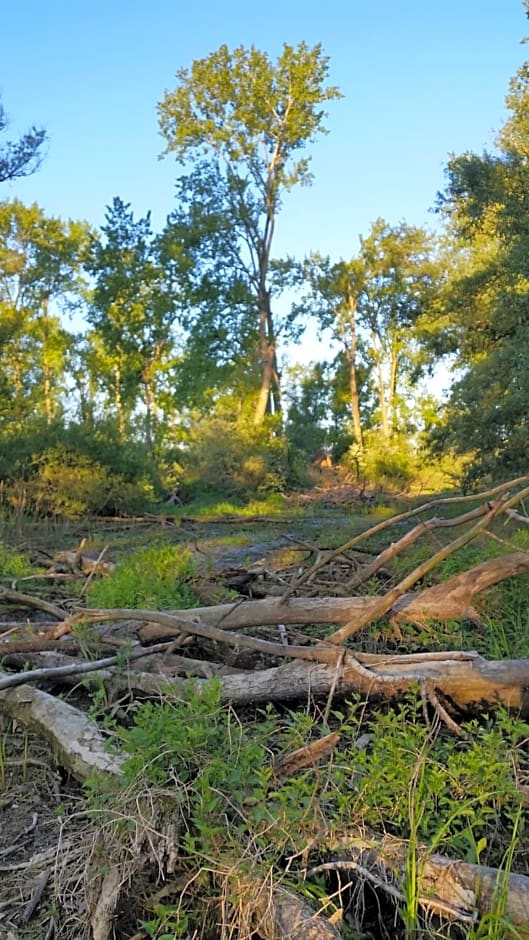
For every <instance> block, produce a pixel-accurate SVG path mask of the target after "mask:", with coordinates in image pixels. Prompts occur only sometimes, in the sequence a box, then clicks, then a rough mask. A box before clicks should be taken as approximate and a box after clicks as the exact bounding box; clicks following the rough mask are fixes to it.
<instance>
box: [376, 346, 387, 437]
mask: <svg viewBox="0 0 529 940" xmlns="http://www.w3.org/2000/svg"><path fill="white" fill-rule="evenodd" d="M372 342H373V354H374V358H375V367H376V376H377V383H376V384H377V395H378V404H379V408H380V430H381V432H382V435H383V437H385V438H389V436H390V427H389V417H388V404H387V399H386V394H387V392H386V383H385V380H384V368H383V363H382V356H381V355H380V351H379V350H378V349H377V347H376V337H374V336H373V337H372Z"/></svg>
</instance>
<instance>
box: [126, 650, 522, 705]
mask: <svg viewBox="0 0 529 940" xmlns="http://www.w3.org/2000/svg"><path fill="white" fill-rule="evenodd" d="M108 681H109V683H110V686H111V688H112V690H113V691H114V692H118V691H123V690H125V689H129V690H130V689H135V690H137V691H141V692H142V693H143V694H145V695H148V696H153V697H158V696H159V695H164V694H166V695H167V694H170V693H171V692H173V694H174V693H176V694H178V693H181V691H182V687H183V680H181V679H180V680H179V679H168V678H167V677H166V676H159V675H155V674H151V673H144V672H133V671H131V672H129V673H128V674H127V675H126V676H123V675H120V674H116V675H114V676H112V678H110V679H109V680H108ZM194 681H195V682H196V684H197V687H200V686H201V684H202V683H203V682H204V681H205V680H201V679H196V680H194ZM217 681H218V682H219V688H220V695H221V699H222V701H224V702H231V703H232V704H234V705H242V704H247V703H254V704H255V703H265V702H274V701H300V700H306V698H307V696H328V695H329V694H332V695H347V694H349V693H351V692H358V693H360V694H361V695H365V696H366V697H367V698H369V699H373V700H375V701H376V700H382V699H385V700H387V701H391V700H397V699H399V698H402V696H403V695H405V694H406V693H408V692H411V691H413V690H417V689H418V690H419V691H420V690H421V689H422V690H423V691H424V692H425V693H426V694H428V692H429V690H430V689H431V690H433V691H435V693H436V694H437V695H439V696H442V698H443V701H444V706H445V707H448V708H451V709H454V708H455V709H456V711H460V712H462V713H465V712H469V711H470V712H474V711H480V710H483V709H490V708H494V707H497V706H498V705H504V706H505V707H507V708H510V709H513V710H515V711H517V712H519V713H520V714H521V715H522V716H524V717H528V716H529V660H527V659H523V660H486V659H483V657H481V656H479V655H478V654H477V653H467V652H453V653H416V654H413V655H411V656H376V655H374V654H373V655H372V654H369V653H358V654H356V655H355V656H353V655H352V654H347V653H345V651H344V654H343V657H342V659H341V661H340V662H338V663H337V664H334V665H333V664H326V663H308V662H290V663H286V664H285V665H283V666H278V667H276V668H273V669H263V670H261V671H254V672H249V673H242V674H236V675H226V676H219V677H217Z"/></svg>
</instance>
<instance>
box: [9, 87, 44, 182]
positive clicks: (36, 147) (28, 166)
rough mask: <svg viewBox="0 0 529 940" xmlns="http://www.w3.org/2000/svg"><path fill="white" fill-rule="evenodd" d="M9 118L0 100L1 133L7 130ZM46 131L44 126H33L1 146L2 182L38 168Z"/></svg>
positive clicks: (26, 174) (27, 173)
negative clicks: (16, 138)
mask: <svg viewBox="0 0 529 940" xmlns="http://www.w3.org/2000/svg"><path fill="white" fill-rule="evenodd" d="M8 124H9V120H8V117H7V114H6V112H5V109H4V108H3V106H2V104H1V102H0V133H2V132H3V131H5V130H6V128H7V127H8ZM45 141H46V131H45V130H44V129H43V128H42V127H31V128H30V129H29V131H26V133H25V134H22V136H21V137H20V138H19V139H18V140H16V141H7V142H6V143H4V144H3V145H2V146H0V183H4V182H5V181H6V180H13V179H16V178H17V177H20V176H29V175H30V174H31V173H34V172H35V170H38V168H39V166H40V164H41V162H42V148H43V146H44V143H45Z"/></svg>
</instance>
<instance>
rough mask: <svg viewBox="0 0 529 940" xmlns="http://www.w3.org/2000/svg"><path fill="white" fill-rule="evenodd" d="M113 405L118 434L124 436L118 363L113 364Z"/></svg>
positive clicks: (123, 415)
mask: <svg viewBox="0 0 529 940" xmlns="http://www.w3.org/2000/svg"><path fill="white" fill-rule="evenodd" d="M113 372H114V405H115V407H116V416H117V419H118V431H119V436H120V438H121V439H122V440H123V439H124V438H125V414H124V412H123V399H122V397H121V369H120V367H119V364H118V363H116V364H115V365H114V369H113Z"/></svg>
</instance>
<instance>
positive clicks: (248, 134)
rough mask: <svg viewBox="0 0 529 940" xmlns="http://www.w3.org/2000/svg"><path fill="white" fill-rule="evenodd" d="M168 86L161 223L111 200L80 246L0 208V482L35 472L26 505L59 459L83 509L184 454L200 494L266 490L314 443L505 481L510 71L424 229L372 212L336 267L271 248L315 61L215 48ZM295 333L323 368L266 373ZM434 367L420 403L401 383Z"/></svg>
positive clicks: (10, 207)
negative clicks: (435, 389)
mask: <svg viewBox="0 0 529 940" xmlns="http://www.w3.org/2000/svg"><path fill="white" fill-rule="evenodd" d="M176 79H177V82H176V87H175V89H174V90H173V91H170V92H169V91H168V92H166V93H165V95H164V97H163V99H162V100H161V102H160V104H159V106H158V112H159V124H160V131H161V133H162V136H163V137H164V139H165V143H166V151H165V153H166V155H174V157H175V158H176V161H177V174H178V175H177V186H176V200H175V206H174V208H173V209H172V211H171V212H170V213H169V214H168V216H167V219H166V223H165V225H164V227H163V228H162V230H161V231H158V232H155V231H153V229H152V225H151V219H150V214H147V215H146V216H145V217H143V218H137V217H136V216H135V214H134V211H133V209H132V208H131V206H130V205H129V204H127V203H126V202H125V201H124V200H123V199H122V198H119V197H116V198H115V199H114V200H113V202H112V205H111V206H109V207H108V208H107V211H106V217H105V222H104V224H103V226H102V227H101V229H100V230H99V231H95V230H93V229H92V228H91V227H90V226H89V225H88V224H86V223H84V222H82V221H72V220H70V221H64V220H61V219H58V218H52V217H49V216H47V215H46V214H45V213H44V212H43V211H42V209H40V208H39V207H38V206H37V205H31V206H27V205H24V204H22V203H21V202H20V201H19V200H17V199H6V200H4V201H3V202H1V203H0V349H1V353H2V357H1V366H0V383H1V396H0V401H1V404H0V448H1V449H0V477H1V478H2V480H3V481H4V483H5V484H8V485H9V486H14V485H15V483H17V481H18V485H20V481H22V482H23V483H24V485H25V490H24V492H27V491H28V486H27V485H29V483H30V481H34V480H35V479H36V478H37V477H38V478H39V479H40V484H39V487H37V493H38V494H40V496H39V497H38V498H42V499H43V500H44V505H45V502H46V500H45V494H46V492H47V491H48V490H49V489H50V487H51V488H52V489H53V480H54V479H55V480H57V479H60V480H61V482H62V483H64V482H65V467H70V468H71V470H72V476H73V478H74V479H76V480H77V484H79V473H80V471H81V470H84V472H85V476H86V479H87V485H88V481H89V480H91V482H92V483H93V479H94V471H95V469H96V468H97V474H99V476H98V479H100V481H101V480H102V481H103V482H102V483H101V486H102V490H101V494H102V495H101V494H99V495H98V496H97V497H96V498H95V502H96V504H97V502H98V500H99V501H100V502H102V503H103V504H104V505H106V504H107V503H108V499H107V497H105V496H104V494H105V493H107V496H108V489H109V486H110V482H109V481H110V477H112V476H113V477H116V476H117V478H119V486H121V490H120V492H122V491H123V486H124V485H125V484H127V485H129V484H130V485H131V486H133V485H136V484H139V482H140V481H141V487H140V489H142V488H143V489H142V493H143V495H144V496H145V494H146V492H147V490H149V492H150V493H151V495H152V494H158V495H160V494H161V493H162V492H164V491H166V490H167V488H168V487H169V488H171V487H172V486H173V485H175V483H177V482H178V480H179V479H180V478H181V477H182V472H183V471H182V465H183V464H185V462H186V460H188V461H189V458H190V455H192V459H191V463H192V464H193V466H194V467H195V469H196V468H197V467H198V466H203V469H204V468H207V463H208V459H209V461H210V463H211V462H213V463H214V466H213V467H211V468H210V471H209V472H210V478H211V479H210V482H212V483H213V482H215V481H217V482H218V481H219V479H224V478H226V479H229V480H230V481H231V484H233V485H236V484H237V474H239V476H240V481H239V482H240V483H241V485H244V481H245V480H246V483H247V484H248V485H253V484H256V485H258V486H260V485H266V486H269V487H270V488H272V487H273V486H274V485H276V484H277V485H283V484H284V482H285V479H286V477H288V474H289V473H292V472H293V470H292V468H293V463H294V462H295V461H294V460H293V455H295V454H302V453H303V452H304V453H305V454H306V453H310V452H311V451H312V450H315V449H317V448H318V447H320V446H328V447H329V448H331V449H333V451H334V453H335V455H336V456H337V457H345V459H346V460H349V461H350V462H351V464H352V465H354V466H356V467H357V468H359V467H361V466H362V465H363V463H364V462H365V461H366V460H367V459H368V457H369V454H370V453H372V452H373V451H376V450H377V449H378V452H379V453H380V452H382V453H385V454H386V455H387V454H389V453H391V452H392V448H393V452H396V451H398V450H399V448H400V450H401V451H402V450H404V451H406V453H408V454H409V453H410V452H412V451H413V452H416V451H417V449H418V448H419V447H420V446H423V445H425V444H426V443H427V444H428V447H429V448H430V452H431V453H432V452H433V453H434V454H435V453H437V454H440V453H448V454H452V455H454V456H456V457H457V458H458V460H460V464H458V466H460V472H461V474H462V476H463V477H464V478H465V479H466V481H467V482H468V483H470V484H472V483H476V482H478V481H482V480H483V479H485V478H488V477H494V476H502V475H510V476H514V475H515V474H516V473H518V472H522V471H524V470H525V466H526V459H525V455H526V452H527V444H528V443H529V440H528V438H529V432H528V421H527V414H528V404H529V381H528V379H527V375H528V371H527V368H526V360H527V358H528V355H529V354H528V353H527V348H528V344H527V342H526V333H527V332H528V330H529V308H528V298H529V276H528V274H527V271H526V268H527V261H526V259H527V257H528V256H529V253H528V248H529V230H528V228H527V222H526V219H527V217H528V216H527V212H526V201H527V199H528V193H529V170H528V157H529V119H528V116H527V115H528V114H529V90H528V89H529V64H528V63H525V64H524V65H522V67H521V68H520V70H519V71H518V72H517V74H516V76H515V77H514V79H513V80H512V82H511V86H510V90H509V94H508V97H507V107H508V111H509V116H508V119H507V121H506V123H505V125H504V127H503V128H502V130H501V132H500V134H499V135H498V139H497V140H496V141H495V145H494V147H493V148H491V150H490V152H489V151H485V152H484V153H482V154H475V153H466V154H463V155H460V156H456V157H452V158H451V159H450V160H449V162H448V165H447V170H446V183H445V187H444V190H443V191H442V192H441V193H440V194H438V197H437V203H436V210H437V213H438V217H439V219H440V220H441V222H442V224H441V225H440V227H439V232H438V233H436V234H435V235H434V234H432V233H431V232H428V231H426V230H425V229H424V228H421V227H416V226H412V225H409V224H407V223H406V222H401V223H399V224H397V225H390V224H389V223H388V222H387V221H385V220H384V219H377V220H376V221H375V222H374V223H373V225H372V227H371V230H370V231H369V232H368V233H366V235H365V236H363V237H362V238H361V239H360V244H359V247H358V249H357V250H356V251H353V252H352V253H349V252H350V247H349V246H345V258H341V259H333V258H330V257H328V256H323V255H322V254H320V253H318V251H317V250H315V251H314V252H313V253H311V254H310V255H309V256H308V257H306V258H303V259H297V258H295V257H294V256H287V257H283V258H279V257H277V256H276V254H275V253H274V237H275V234H276V231H277V227H278V225H280V222H281V215H282V212H283V211H284V212H287V211H288V207H287V202H288V194H289V192H290V191H291V190H292V189H293V188H294V187H296V186H301V185H307V184H310V182H311V179H312V177H311V172H310V152H309V151H310V145H311V144H313V143H314V142H315V141H316V139H317V138H318V136H319V135H321V134H322V133H325V119H326V116H327V115H326V111H325V108H326V105H327V103H328V102H332V101H334V100H338V99H339V98H340V97H341V95H340V92H339V90H338V89H337V88H336V87H334V86H333V85H331V84H329V81H328V79H329V60H328V58H327V57H326V56H325V55H324V54H323V50H322V48H321V46H320V45H315V46H314V47H309V46H308V45H307V44H306V43H304V42H302V43H300V44H299V45H297V46H290V45H286V44H285V45H284V47H283V50H282V52H281V53H280V55H279V56H278V58H277V60H276V61H272V60H271V59H270V57H269V56H268V55H267V54H266V53H264V52H262V51H260V50H258V49H256V48H254V47H253V46H252V47H250V48H245V47H238V48H236V49H234V50H230V49H228V47H227V46H224V45H223V46H221V47H220V49H218V50H217V51H216V52H214V53H212V54H211V55H208V56H206V57H205V58H203V59H199V60H196V61H195V62H193V63H192V65H191V67H190V68H188V69H180V70H179V71H178V72H177V75H176ZM6 126H7V118H6V115H5V112H4V111H3V110H0V131H3V130H5V128H6ZM45 139H46V135H45V132H44V131H43V130H41V129H38V128H32V129H30V131H29V132H28V133H27V134H25V135H23V137H22V138H21V139H20V140H19V141H16V142H14V143H7V144H5V145H4V146H3V147H0V182H1V181H3V180H7V179H14V178H16V177H17V176H22V175H25V174H27V173H29V172H33V171H34V170H35V169H36V168H37V166H38V164H39V162H40V159H41V155H42V147H43V145H44V143H45ZM352 210H353V211H354V207H352ZM292 298H294V299H292ZM309 323H310V324H312V327H313V329H316V330H317V332H318V335H319V336H320V339H321V346H322V348H326V349H330V350H331V354H330V356H329V355H328V356H325V357H322V359H321V360H320V361H315V362H313V363H312V364H311V365H309V366H307V367H304V368H302V367H296V368H291V369H290V370H289V369H288V368H287V367H285V366H284V364H283V363H282V356H283V355H284V353H285V352H286V351H288V350H290V349H291V348H292V346H293V345H294V344H295V343H296V342H298V341H299V340H300V339H301V337H302V336H303V334H304V331H305V330H306V328H307V326H308V324H309ZM443 361H445V362H447V363H449V364H451V365H452V367H453V368H454V370H455V376H456V379H455V381H454V382H453V384H452V387H451V390H450V394H449V397H448V399H447V401H446V402H444V403H439V402H436V401H435V399H434V398H433V397H432V395H431V394H428V393H427V391H425V384H424V380H425V379H426V378H427V377H428V375H431V374H432V372H433V371H434V370H435V369H436V367H437V366H438V364H439V363H440V362H443ZM201 461H202V463H201ZM246 465H247V472H246V471H245V470H244V467H245V466H246ZM252 468H253V469H252ZM59 471H60V472H59ZM205 472H206V471H205ZM245 472H246V476H245ZM97 474H96V476H97ZM54 475H55V476H54ZM206 477H207V472H206ZM26 484H27V485H26ZM119 486H118V487H117V489H119ZM56 488H57V487H56ZM133 488H134V487H133ZM43 494H44V495H43ZM129 496H130V493H129ZM32 498H33V499H35V495H34V494H33V497H32ZM105 500H106V502H105ZM110 502H112V500H110ZM92 508H94V507H92ZM96 508H97V507H96Z"/></svg>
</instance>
